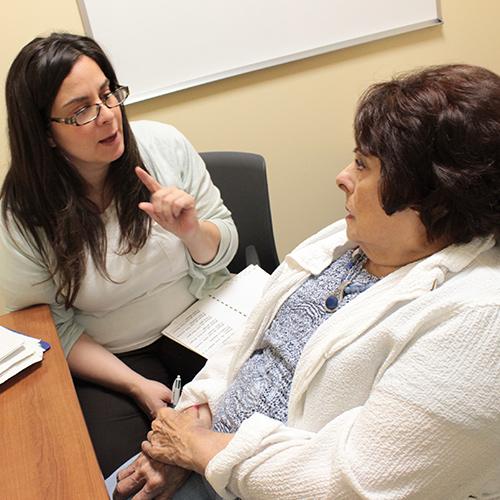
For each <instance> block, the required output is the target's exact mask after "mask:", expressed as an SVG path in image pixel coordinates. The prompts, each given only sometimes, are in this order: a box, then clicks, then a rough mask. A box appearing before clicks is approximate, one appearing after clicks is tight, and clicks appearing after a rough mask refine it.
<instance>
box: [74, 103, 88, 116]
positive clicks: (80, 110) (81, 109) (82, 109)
mask: <svg viewBox="0 0 500 500" xmlns="http://www.w3.org/2000/svg"><path fill="white" fill-rule="evenodd" d="M87 108H89V106H88V105H86V106H81V107H79V108H78V109H76V110H75V111H74V112H73V114H74V115H77V114H79V113H83V112H84V111H85V110H86V109H87Z"/></svg>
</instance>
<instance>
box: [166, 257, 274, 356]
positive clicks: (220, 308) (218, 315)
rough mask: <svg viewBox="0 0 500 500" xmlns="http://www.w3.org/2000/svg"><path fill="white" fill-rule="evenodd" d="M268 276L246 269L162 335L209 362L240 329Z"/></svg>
mask: <svg viewBox="0 0 500 500" xmlns="http://www.w3.org/2000/svg"><path fill="white" fill-rule="evenodd" d="M268 278H269V274H268V273H267V272H266V271H264V270H263V269H261V268H260V267H259V266H254V265H251V266H248V267H247V268H245V269H244V270H243V271H241V272H240V273H239V274H237V275H235V276H234V277H232V278H231V279H230V280H229V281H226V282H225V283H224V284H223V285H221V286H220V287H219V288H217V289H216V290H214V291H213V292H211V293H210V294H209V295H208V296H207V297H205V298H203V299H201V300H198V301H197V302H195V303H194V304H193V305H192V306H191V307H189V308H188V309H187V310H186V311H184V313H182V314H181V315H180V316H178V317H177V318H176V319H175V320H174V321H172V323H170V324H169V325H168V326H167V327H166V328H165V329H164V330H163V331H162V333H163V334H164V335H166V336H167V337H169V338H171V339H172V340H175V341H176V342H178V343H179V344H182V345H183V346H184V347H187V348H188V349H191V350H192V351H194V352H197V353H198V354H200V355H201V356H203V357H205V358H209V357H210V355H211V354H213V353H214V352H215V351H216V350H217V349H218V348H219V347H220V346H221V345H223V344H224V343H225V342H227V341H228V340H229V339H230V337H231V336H232V335H233V334H234V333H235V331H237V330H238V329H239V328H241V327H242V326H243V324H244V322H245V321H246V319H247V317H248V315H249V314H250V312H251V311H252V309H253V308H254V306H255V305H256V303H257V302H258V300H259V299H260V297H261V295H262V291H263V289H264V286H265V285H266V282H267V280H268Z"/></svg>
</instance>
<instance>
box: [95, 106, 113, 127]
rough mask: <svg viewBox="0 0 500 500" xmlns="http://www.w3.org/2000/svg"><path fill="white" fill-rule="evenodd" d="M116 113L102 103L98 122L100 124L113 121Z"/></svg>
mask: <svg viewBox="0 0 500 500" xmlns="http://www.w3.org/2000/svg"><path fill="white" fill-rule="evenodd" d="M113 116H114V111H113V109H112V108H108V107H107V106H106V105H105V104H103V103H101V107H100V108H99V116H98V117H97V120H98V121H99V122H100V123H106V122H109V121H110V120H112V119H113Z"/></svg>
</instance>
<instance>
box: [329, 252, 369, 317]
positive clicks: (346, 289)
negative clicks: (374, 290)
mask: <svg viewBox="0 0 500 500" xmlns="http://www.w3.org/2000/svg"><path fill="white" fill-rule="evenodd" d="M366 261H367V257H366V255H365V254H364V253H363V252H362V251H361V250H360V249H359V248H357V249H356V250H354V252H353V253H352V256H351V260H350V261H349V262H348V263H347V265H346V273H345V275H344V278H343V279H342V281H341V282H340V284H339V286H338V287H337V288H336V289H335V290H333V291H332V292H328V294H327V296H326V298H325V303H324V307H325V310H326V312H329V313H333V312H335V311H336V310H337V308H338V307H339V304H340V302H341V301H342V299H343V298H344V297H345V296H346V295H349V294H350V293H355V292H358V293H360V292H362V291H364V290H365V289H366V288H367V287H368V286H369V285H368V284H367V285H352V282H353V280H354V278H355V277H356V276H357V275H358V274H359V273H360V272H361V271H362V269H363V266H364V265H365V262H366Z"/></svg>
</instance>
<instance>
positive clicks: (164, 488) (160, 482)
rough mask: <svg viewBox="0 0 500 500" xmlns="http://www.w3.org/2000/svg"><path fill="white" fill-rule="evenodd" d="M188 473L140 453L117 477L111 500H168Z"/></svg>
mask: <svg viewBox="0 0 500 500" xmlns="http://www.w3.org/2000/svg"><path fill="white" fill-rule="evenodd" d="M189 474H190V471H188V470H185V469H181V468H180V467H176V466H175V465H166V464H164V463H161V462H157V461H155V460H153V459H152V458H150V457H148V456H147V455H144V454H142V453H141V455H139V457H138V458H137V460H135V461H134V462H133V463H132V464H130V465H129V466H128V467H126V468H125V469H122V470H121V471H120V472H119V473H118V475H117V484H116V488H115V491H114V493H113V500H125V499H126V498H130V497H131V496H132V495H134V497H133V500H150V499H153V498H154V499H156V500H160V499H168V498H171V497H172V495H173V494H174V493H175V492H176V491H177V490H178V489H179V488H180V487H181V486H182V484H184V482H185V481H186V479H187V478H188V477H189Z"/></svg>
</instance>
